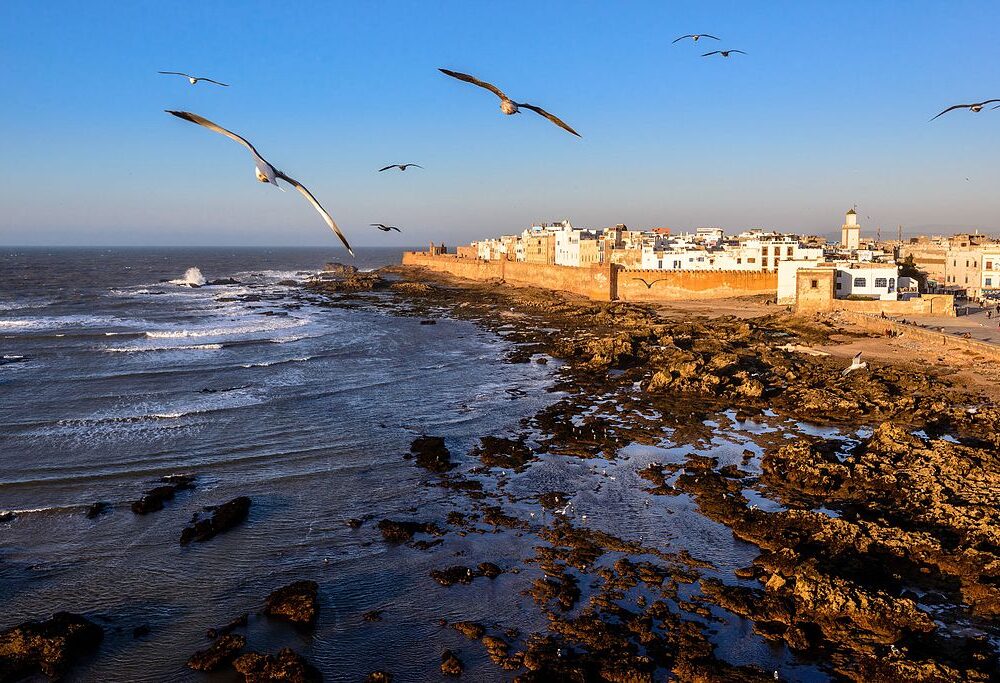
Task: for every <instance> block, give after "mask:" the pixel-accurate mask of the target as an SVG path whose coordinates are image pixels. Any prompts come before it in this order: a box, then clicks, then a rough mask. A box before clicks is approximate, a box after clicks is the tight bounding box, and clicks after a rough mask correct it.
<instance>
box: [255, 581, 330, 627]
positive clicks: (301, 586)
mask: <svg viewBox="0 0 1000 683" xmlns="http://www.w3.org/2000/svg"><path fill="white" fill-rule="evenodd" d="M318 592H319V586H318V585H317V584H316V582H315V581H296V582H295V583H291V584H289V585H287V586H284V587H283V588H279V589H278V590H276V591H274V592H273V593H271V594H270V595H268V596H267V600H266V601H265V603H264V614H266V615H267V616H269V617H273V618H275V619H283V620H285V621H290V622H292V623H293V624H296V625H298V626H306V627H311V626H312V625H313V624H314V623H315V622H316V616H317V614H318V613H319V600H318V597H317V596H318Z"/></svg>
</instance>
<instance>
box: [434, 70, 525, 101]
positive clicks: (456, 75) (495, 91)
mask: <svg viewBox="0 0 1000 683" xmlns="http://www.w3.org/2000/svg"><path fill="white" fill-rule="evenodd" d="M438 71H440V72H441V73H443V74H444V75H445V76H451V77H452V78H457V79H458V80H460V81H465V82H466V83H472V85H478V86H479V87H480V88H486V89H487V90H489V91H490V92H491V93H493V94H494V95H496V96H497V97H499V98H500V99H501V100H509V99H510V98H509V97H507V96H506V95H504V93H503V91H502V90H501V89H500V88H498V87H496V86H495V85H493V84H492V83H487V82H486V81H481V80H479V79H478V78H476V77H475V76H470V75H469V74H463V73H461V72H459V71H451V70H449V69H438Z"/></svg>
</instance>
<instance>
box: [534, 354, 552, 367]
mask: <svg viewBox="0 0 1000 683" xmlns="http://www.w3.org/2000/svg"><path fill="white" fill-rule="evenodd" d="M535 362H536V363H538V364H539V365H548V363H549V359H548V358H546V357H545V356H539V357H538V358H536V359H535Z"/></svg>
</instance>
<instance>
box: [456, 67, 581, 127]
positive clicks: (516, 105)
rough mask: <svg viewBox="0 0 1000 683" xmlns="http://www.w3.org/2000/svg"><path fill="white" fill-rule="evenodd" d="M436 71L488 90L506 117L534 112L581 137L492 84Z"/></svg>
mask: <svg viewBox="0 0 1000 683" xmlns="http://www.w3.org/2000/svg"><path fill="white" fill-rule="evenodd" d="M438 71H440V72H441V73H443V74H444V75H445V76H451V77H452V78H457V79H458V80H460V81H465V82H466V83H472V84H473V85H478V86H479V87H480V88H485V89H486V90H489V91H490V92H491V93H493V94H494V95H496V96H497V97H499V98H500V111H502V112H503V113H504V114H507V115H508V116H510V115H511V114H518V113H520V111H519V110H520V109H521V108H524V109H530V110H531V111H533V112H535V113H536V114H539V115H541V116H544V117H545V118H547V119H548V120H549V121H551V122H552V123H554V124H556V125H557V126H559V127H560V128H562V129H563V130H565V131H568V132H570V133H572V134H573V135H575V136H577V137H578V138H579V137H583V136H582V135H580V134H579V133H577V132H576V131H575V130H573V129H572V128H570V127H569V126H568V125H567V124H566V122H565V121H563V120H562V119H560V118H559V117H558V116H556V115H554V114H550V113H549V112H547V111H545V110H544V109H542V108H541V107H536V106H535V105H533V104H527V103H526V102H515V101H514V100H512V99H510V98H509V97H507V96H506V95H505V94H504V93H503V91H502V90H500V88H498V87H496V86H495V85H493V84H492V83H487V82H486V81H481V80H479V79H478V78H476V77H475V76H470V75H469V74H463V73H461V72H458V71H451V70H449V69H438Z"/></svg>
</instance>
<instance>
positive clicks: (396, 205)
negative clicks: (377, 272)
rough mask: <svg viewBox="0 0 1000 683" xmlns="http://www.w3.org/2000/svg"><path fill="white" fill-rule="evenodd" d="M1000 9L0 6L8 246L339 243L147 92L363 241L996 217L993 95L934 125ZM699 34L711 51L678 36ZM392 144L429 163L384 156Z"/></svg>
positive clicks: (973, 79) (972, 221) (2, 235)
mask: <svg viewBox="0 0 1000 683" xmlns="http://www.w3.org/2000/svg"><path fill="white" fill-rule="evenodd" d="M998 25H1000V3H996V2H985V1H984V2H961V1H959V2H947V3H946V2H935V3H931V2H920V1H914V2H870V1H869V2H837V3H819V2H767V3H764V2H756V3H749V2H690V3H677V2H668V1H664V0H660V1H657V2H628V3H624V2H623V3H596V2H551V3H549V2H538V1H535V2H502V3H499V2H490V3H485V2H469V1H465V2H434V3H427V2H379V3H343V2H338V3H294V4H291V5H289V4H287V3H285V4H282V3H274V2H269V3H263V2H260V3H254V2H244V3H213V2H199V3H161V2H155V3H154V2H132V3H117V2H116V3H111V2H100V1H97V2H88V3H79V2H72V3H71V2H47V3H30V2H5V3H2V4H0V64H2V65H3V68H2V70H0V92H3V93H4V98H3V105H2V106H0V150H2V152H3V157H4V162H5V165H6V174H5V176H6V177H5V179H4V182H3V183H2V184H0V244H8V245H26V244H43V245H57V244H66V245H79V244H96V245H117V244H122V245H236V244H247V245H276V244H287V245H326V246H330V245H334V244H336V243H337V242H336V238H335V237H334V236H333V234H332V233H331V232H330V231H329V230H328V229H327V228H326V226H325V225H324V224H323V222H322V220H321V219H320V217H319V216H318V215H316V214H315V213H314V212H313V210H312V208H311V207H310V206H309V205H308V204H307V203H306V202H305V201H304V200H303V199H302V198H301V197H299V196H298V195H297V194H296V193H294V192H286V193H284V194H282V193H280V192H278V191H277V190H275V189H273V188H270V187H268V186H265V185H262V184H260V183H258V182H256V181H255V180H254V177H253V164H252V162H251V160H250V157H249V155H248V154H247V153H246V152H245V151H244V150H242V149H241V148H240V147H238V146H237V145H235V144H234V143H232V142H231V141H228V140H226V139H225V138H223V137H221V136H219V135H216V134H213V133H211V132H209V131H207V130H205V129H202V128H199V127H196V126H193V125H191V124H189V123H187V122H184V121H181V120H178V119H174V118H173V117H170V116H169V115H167V114H165V113H163V110H164V109H167V108H170V109H183V110H189V111H194V112H196V113H199V114H201V115H203V116H206V117H208V118H210V119H212V120H214V121H216V122H218V123H219V124H221V125H223V126H226V127H228V128H230V129H232V130H234V131H236V132H238V133H240V134H243V135H244V136H246V137H247V138H249V139H250V140H251V141H253V142H254V144H255V145H256V146H257V148H258V149H259V150H260V151H261V153H262V154H263V155H264V156H265V157H266V158H268V159H269V160H270V161H271V162H273V163H274V164H275V165H276V166H277V167H278V168H280V169H282V170H284V171H286V172H288V173H289V174H290V175H292V176H294V177H296V178H297V179H299V180H300V181H302V182H303V183H304V184H306V185H307V186H308V187H310V189H312V190H313V192H314V193H315V194H316V195H317V197H318V198H319V200H320V201H321V202H322V203H323V204H324V205H325V206H326V207H327V209H329V210H330V212H331V213H332V214H333V216H334V217H335V218H336V219H337V220H338V222H339V223H340V225H341V226H342V227H343V228H344V230H345V232H346V233H347V234H348V236H349V238H351V240H352V241H353V242H355V243H356V244H358V245H376V244H422V243H426V242H427V241H428V240H432V239H433V240H435V241H441V240H445V241H447V242H448V243H450V244H454V243H456V242H458V241H468V240H470V239H475V238H476V237H480V236H485V235H490V234H497V233H501V232H514V231H517V230H520V229H522V228H523V227H524V226H526V225H528V224H529V223H531V222H532V221H538V220H555V219H561V218H570V219H571V220H573V221H574V223H575V224H578V225H584V226H593V227H600V226H604V225H609V224H614V223H619V222H624V223H626V224H628V225H629V226H631V227H649V226H669V227H671V228H673V229H675V230H684V229H690V228H693V227H696V226H699V225H720V226H723V227H725V228H726V229H727V230H738V229H742V228H746V227H752V226H764V227H773V228H777V229H782V230H793V231H801V232H821V233H822V232H826V233H828V232H830V231H833V230H836V229H838V228H839V225H840V223H841V221H842V214H843V212H844V211H845V210H846V209H847V208H849V207H850V206H851V205H852V204H854V203H857V204H858V206H859V214H860V216H861V221H862V223H863V225H864V226H865V228H866V229H867V228H871V229H872V230H874V227H875V225H877V224H880V225H882V226H883V234H885V233H886V232H894V231H895V226H896V224H898V223H902V224H903V225H904V226H906V229H907V230H908V231H911V232H915V231H919V230H932V229H946V228H948V229H950V228H955V229H959V228H974V227H979V228H982V229H984V230H985V231H992V232H996V231H997V230H998V229H1000V192H998V191H997V190H998V188H1000V163H998V159H1000V154H998V153H1000V111H996V112H990V111H984V112H982V113H980V114H978V115H977V114H969V113H967V112H955V113H953V114H949V115H948V116H944V117H941V118H940V119H938V120H936V121H934V122H933V123H928V119H929V118H930V117H931V116H933V115H934V114H936V113H937V112H938V111H940V110H941V109H943V108H944V107H945V106H948V105H950V104H953V103H957V102H972V101H976V100H980V99H987V98H993V97H1000V82H998V80H997V64H998V61H1000V60H998V58H1000V41H997V40H996V34H995V30H996V26H998ZM692 32H707V33H712V34H715V35H718V36H719V37H721V38H722V41H721V42H720V43H715V41H708V40H707V39H706V40H703V41H701V42H699V43H697V44H693V43H691V42H689V41H686V42H682V43H678V44H677V45H672V44H671V40H672V39H673V38H674V37H676V36H678V35H681V34H685V33H692ZM717 47H732V48H738V49H742V50H745V51H746V52H748V53H749V54H748V55H745V56H744V55H734V56H733V57H731V58H730V59H728V60H725V59H721V58H702V57H701V56H700V55H701V53H702V52H705V51H707V50H708V49H716V48H717ZM438 67H446V68H451V69H455V70H459V71H466V72H470V73H474V74H476V75H478V76H480V77H481V78H483V79H486V80H489V81H492V82H494V83H496V84H497V85H498V86H499V87H501V88H502V89H504V90H505V91H506V92H507V93H508V94H509V95H511V96H512V97H513V98H514V99H519V100H521V101H528V102H532V103H535V104H538V105H540V106H543V107H545V108H547V109H549V110H550V111H552V112H554V113H556V114H557V115H559V116H560V117H562V118H563V119H565V120H566V121H567V122H568V123H569V124H570V125H572V126H573V127H574V128H576V129H577V130H578V131H580V132H581V133H582V135H583V138H582V139H577V138H575V137H573V136H571V135H569V134H567V133H565V132H564V131H562V130H560V129H558V128H556V127H555V126H552V125H551V124H550V123H548V122H546V121H545V120H544V119H541V118H540V117H537V116H535V115H533V114H531V113H530V112H527V113H524V114H522V115H520V116H515V117H505V116H503V115H502V114H501V113H500V111H499V106H498V104H499V103H498V101H497V100H496V98H495V97H494V96H492V95H491V94H489V93H488V92H486V91H482V90H479V89H477V88H475V87H473V86H471V85H467V84H464V83H460V82H458V81H454V80H452V79H449V78H447V77H445V76H443V75H441V74H440V73H438V71H437V68H438ZM158 70H177V71H188V72H192V73H196V74H202V75H207V76H210V77H214V78H217V79H218V80H221V81H224V82H227V83H231V84H232V87H230V88H218V87H214V86H211V85H204V84H199V85H198V86H194V87H192V86H190V85H189V84H188V83H187V82H186V81H184V80H182V79H180V78H177V77H167V76H160V75H158V74H157V73H156V72H157V71H158ZM402 161H415V162H418V163H420V164H422V165H424V166H426V170H424V171H421V170H420V169H411V170H410V171H407V172H406V173H405V174H401V173H389V172H387V173H381V174H380V173H376V169H378V168H380V167H381V166H384V165H385V164H388V163H392V162H402ZM966 178H968V180H966ZM869 216H870V217H871V218H868V217H869ZM372 222H384V223H393V224H396V225H399V226H401V227H403V228H404V230H405V232H404V233H403V234H402V235H397V234H396V233H393V234H392V235H388V236H387V235H384V234H383V233H379V232H375V231H374V229H373V228H369V227H368V224H369V223H372Z"/></svg>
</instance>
